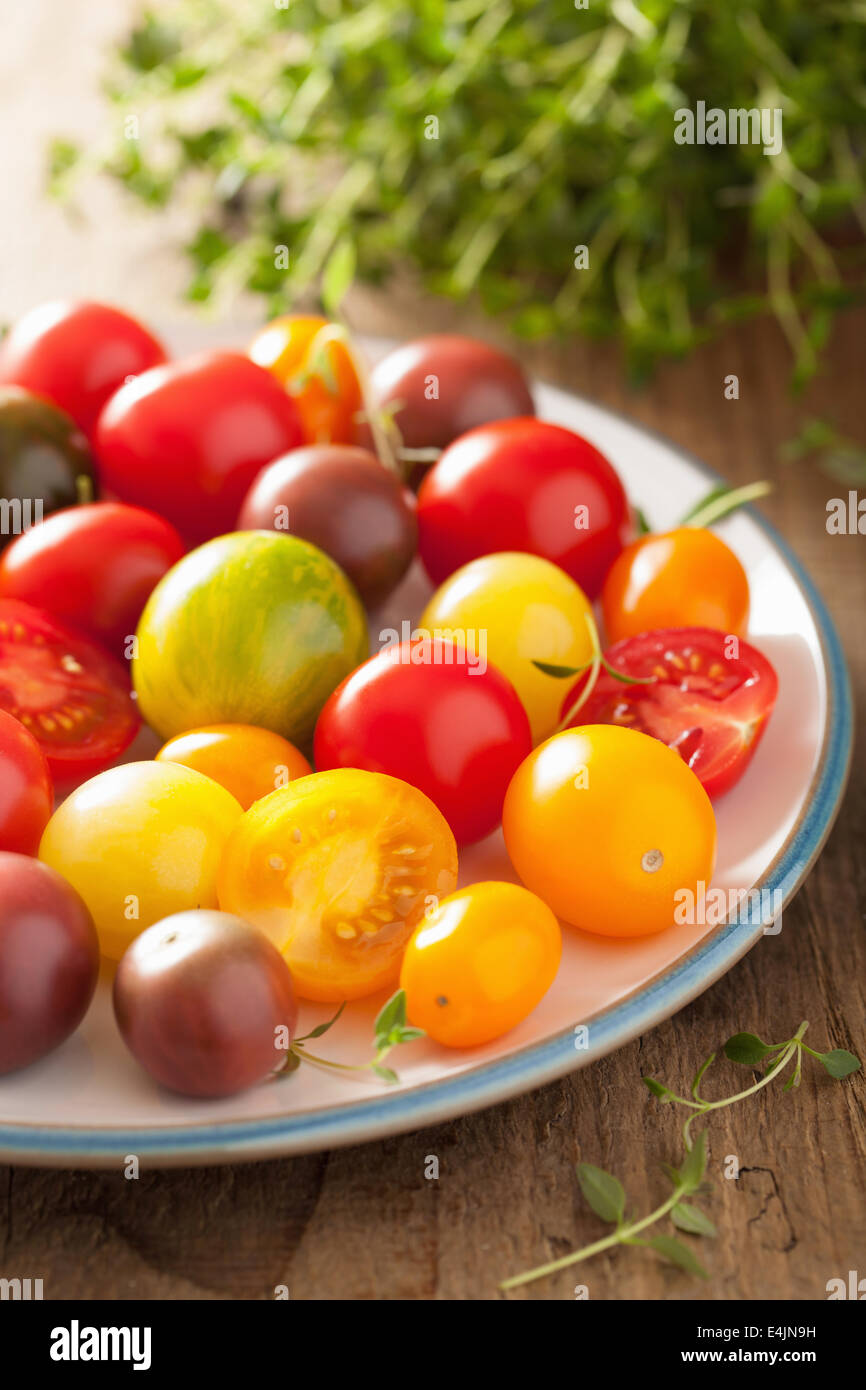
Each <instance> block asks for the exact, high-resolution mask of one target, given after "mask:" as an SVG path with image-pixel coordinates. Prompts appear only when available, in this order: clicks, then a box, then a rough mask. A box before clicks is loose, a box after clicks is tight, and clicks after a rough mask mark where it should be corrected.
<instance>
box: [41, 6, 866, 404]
mask: <svg viewBox="0 0 866 1390" xmlns="http://www.w3.org/2000/svg"><path fill="white" fill-rule="evenodd" d="M864 26H866V5H864V4H863V3H862V0H721V2H720V0H585V8H579V7H578V3H576V0H412V3H411V4H407V3H406V0H177V3H176V4H174V5H173V6H171V7H169V8H167V9H160V10H159V11H158V12H156V13H154V14H150V13H148V12H145V13H144V14H143V17H142V18H141V20H140V22H139V23H138V25H137V27H136V28H135V30H134V31H133V33H132V34H131V35H130V36H129V37H128V39H127V40H126V41H125V42H124V44H123V45H122V47H121V49H120V50H119V52H118V54H117V55H116V56H115V61H114V64H113V67H112V70H111V72H110V75H109V78H108V81H107V91H108V95H109V97H110V99H111V101H112V102H113V104H114V108H115V112H116V120H115V121H114V122H112V130H113V134H112V139H111V142H110V148H108V149H106V150H103V151H101V152H89V153H88V155H87V156H86V160H88V161H92V162H93V163H96V164H97V165H98V166H99V167H101V168H103V169H106V170H108V171H109V172H110V173H111V174H113V175H114V176H115V177H116V178H117V179H119V180H120V181H121V182H122V183H123V184H124V185H125V186H126V187H127V188H128V189H129V190H130V192H131V193H133V194H135V195H136V196H137V197H138V198H141V199H143V200H144V201H145V202H146V203H148V204H150V205H152V206H155V207H159V206H161V205H163V204H165V203H166V202H167V201H168V200H169V199H170V198H173V197H177V198H181V199H185V198H189V199H191V200H193V205H194V206H195V207H197V208H200V209H201V221H200V225H199V227H198V231H197V232H196V234H195V235H194V237H193V238H192V240H191V242H190V244H189V245H188V247H187V251H188V253H189V256H190V259H191V263H192V279H191V283H190V288H189V293H190V295H191V297H192V298H193V299H195V300H200V301H204V300H207V299H208V298H209V297H210V296H211V295H212V294H213V293H214V291H215V290H216V289H217V288H229V289H232V290H234V289H236V288H239V287H243V288H246V289H249V290H252V291H255V292H257V293H259V294H261V295H263V296H265V298H266V300H267V301H268V308H269V309H270V310H273V311H278V310H285V308H286V307H287V306H289V305H294V304H296V303H297V302H298V301H299V299H303V298H304V297H305V296H310V295H312V293H313V292H314V291H315V289H316V287H317V285H318V283H319V279H320V276H321V274H322V271H323V268H324V267H325V265H326V264H327V261H328V258H329V256H330V255H331V254H332V252H333V250H334V248H336V247H338V246H340V245H341V244H346V243H349V244H350V245H351V246H352V247H353V248H354V251H355V254H356V256H357V264H358V269H359V274H360V275H361V276H362V277H363V278H365V279H367V280H370V281H374V282H381V281H383V280H385V279H386V277H387V276H388V275H389V274H390V273H391V272H392V271H393V270H394V269H395V268H397V267H398V266H410V267H412V268H413V269H414V270H415V271H417V272H419V273H420V275H421V277H422V279H423V281H424V282H425V283H426V284H427V285H428V286H429V287H431V288H432V289H433V290H435V291H437V292H439V293H442V294H445V295H450V296H453V297H454V298H456V299H464V298H467V297H469V296H477V297H478V298H479V299H480V302H481V303H482V304H483V306H484V307H485V308H486V309H487V310H488V311H489V312H491V313H494V314H498V315H503V316H504V317H505V318H506V320H507V321H508V322H509V324H510V326H511V327H512V328H513V330H514V331H515V332H516V333H517V334H519V335H522V336H525V337H529V338H535V337H547V336H550V335H555V334H566V333H573V332H575V331H580V332H581V333H585V334H588V335H592V336H618V337H620V338H621V339H622V340H623V341H624V343H625V345H626V347H627V350H628V356H629V360H630V363H631V366H632V368H633V370H634V371H635V372H636V373H638V374H640V373H642V372H645V371H646V370H647V369H648V368H649V367H650V366H651V365H652V363H653V362H654V361H655V360H656V359H657V358H658V357H659V356H662V355H671V354H672V355H681V354H684V353H686V352H688V351H689V350H690V349H692V348H693V347H694V346H695V345H696V344H697V343H698V342H699V341H700V340H701V339H702V338H704V337H705V336H707V335H708V334H710V333H711V332H712V331H713V330H714V329H715V328H717V327H718V326H719V325H720V324H721V323H722V322H724V321H725V320H726V319H730V318H732V317H736V316H742V315H749V314H755V313H763V312H772V313H773V314H775V315H776V317H777V318H778V319H779V321H780V322H781V324H782V326H783V328H784V330H785V332H786V334H787V336H788V338H789V340H790V342H791V345H792V348H793V352H794V358H795V375H796V379H797V380H798V381H802V380H804V379H805V378H806V377H807V376H808V375H809V374H810V373H811V372H812V371H814V369H815V367H816V365H817V362H818V356H819V353H820V349H821V346H822V344H823V342H824V340H825V338H826V335H827V332H828V329H829V326H830V323H831V321H832V316H833V314H834V312H835V311H836V310H837V309H838V308H839V307H840V306H842V305H844V304H846V303H848V302H850V301H851V300H852V299H853V298H856V297H857V296H858V293H859V290H860V288H861V281H860V270H859V268H860V267H861V266H862V262H861V260H860V254H861V251H862V246H863V235H862V234H863V231H864V230H866V186H864V172H863V171H864V150H866V86H864V76H863V74H864V71H866V40H864ZM698 101H704V102H705V103H706V105H707V107H708V108H712V107H717V108H722V109H723V110H725V111H727V110H728V109H732V108H733V109H741V108H768V109H775V108H780V109H781V110H782V111H783V135H784V145H783V148H782V150H781V152H780V153H779V154H778V155H776V156H768V155H765V154H764V152H763V149H762V147H761V146H760V145H753V144H717V145H709V144H704V145H701V144H694V145H687V144H683V145H681V144H677V143H676V142H675V141H674V128H675V114H674V113H675V112H676V111H677V110H678V109H680V108H684V107H685V108H689V109H691V110H694V109H695V107H696V105H697V102H698ZM130 113H137V114H138V115H139V117H140V121H141V133H140V137H139V138H137V139H135V138H133V139H130V138H126V137H127V136H128V134H129V132H128V131H127V130H126V129H125V126H124V121H125V119H126V118H127V117H128V115H129V114H130ZM81 159H82V156H81V153H80V152H79V151H78V150H76V149H75V148H74V147H73V146H72V145H71V144H70V143H69V142H68V141H56V142H55V144H54V146H53V151H52V174H53V178H54V181H55V184H57V183H60V184H61V185H66V184H67V181H68V176H69V174H70V171H71V169H72V167H73V166H74V165H76V164H77V163H79V162H80V161H81ZM580 246H585V247H586V248H588V265H586V266H585V267H584V268H576V266H575V260H576V259H579V258H577V257H576V254H575V248H577V247H580ZM276 247H286V248H288V259H289V266H288V269H286V268H285V257H284V258H283V260H282V261H280V263H279V264H277V263H276V262H277V260H278V258H277V257H276V255H275V248H276Z"/></svg>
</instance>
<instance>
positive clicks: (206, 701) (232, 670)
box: [132, 531, 368, 744]
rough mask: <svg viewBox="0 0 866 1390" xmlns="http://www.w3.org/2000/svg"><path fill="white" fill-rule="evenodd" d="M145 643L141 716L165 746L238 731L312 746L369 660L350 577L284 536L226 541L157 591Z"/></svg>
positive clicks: (136, 661) (138, 663)
mask: <svg viewBox="0 0 866 1390" xmlns="http://www.w3.org/2000/svg"><path fill="white" fill-rule="evenodd" d="M136 638H137V640H136V647H135V650H134V652H133V661H132V672H133V681H134V684H135V690H136V694H137V697H138V706H139V710H140V711H141V715H142V718H143V719H145V720H146V722H147V723H148V724H150V725H151V727H152V728H154V729H156V731H157V733H159V734H160V735H161V736H162V737H163V738H164V739H168V738H173V737H174V736H175V735H176V734H180V733H183V732H185V731H186V730H187V729H193V728H197V727H200V726H201V725H204V724H227V723H231V724H253V725H256V726H258V727H259V728H264V729H272V730H273V731H274V732H275V733H278V734H282V735H283V737H284V738H288V739H290V740H291V741H292V742H293V743H300V744H307V743H309V741H310V739H311V737H312V733H313V728H314V726H315V722H316V719H317V717H318V714H319V710H320V709H321V708H322V705H323V704H324V703H325V700H326V699H327V698H328V696H329V695H330V693H331V691H332V690H334V689H335V688H336V686H338V685H339V684H340V682H341V681H342V680H343V678H344V677H345V676H347V675H348V674H349V672H350V671H352V670H354V668H355V667H356V666H357V665H358V664H359V662H361V661H363V660H364V659H365V657H366V655H367V651H368V637H367V625H366V619H365V617H364V610H363V607H362V605H361V601H360V599H359V598H358V595H357V594H356V592H355V590H354V589H353V588H352V585H351V584H350V582H349V580H348V579H347V578H346V576H345V575H344V574H343V571H342V570H341V569H340V568H339V567H338V566H337V565H335V564H334V562H333V560H331V559H329V557H328V556H327V555H325V554H324V553H323V552H322V551H321V550H319V549H318V547H317V546H314V545H311V544H310V543H309V542H308V541H303V540H300V539H299V538H298V537H296V536H288V535H281V534H278V533H275V532H273V531H240V532H236V533H235V534H233V535H229V536H218V537H217V538H216V540H212V541H208V542H207V543H206V544H205V545H202V546H199V548H198V549H197V550H193V551H191V552H190V553H189V555H186V556H184V558H183V559H182V560H180V561H179V562H178V564H176V565H175V566H174V567H173V568H172V569H171V570H169V572H168V574H166V575H165V576H164V578H163V579H162V580H161V581H160V583H159V584H158V585H157V586H156V588H155V589H154V591H153V593H152V594H151V597H150V599H149V601H148V603H147V606H146V608H145V610H144V612H143V614H142V617H141V622H140V623H139V627H138V632H137V634H136Z"/></svg>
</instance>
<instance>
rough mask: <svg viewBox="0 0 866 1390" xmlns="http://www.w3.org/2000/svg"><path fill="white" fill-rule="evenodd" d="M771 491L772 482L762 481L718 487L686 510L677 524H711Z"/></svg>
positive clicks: (698, 525)
mask: <svg viewBox="0 0 866 1390" xmlns="http://www.w3.org/2000/svg"><path fill="white" fill-rule="evenodd" d="M772 491H773V485H772V483H767V482H763V481H761V482H757V483H746V484H745V485H744V486H743V487H735V488H719V489H717V490H714V491H713V492H711V493H710V495H709V497H707V498H705V499H704V500H703V501H702V502H699V503H698V505H697V507H695V508H693V509H692V510H691V511H690V512H687V513H686V515H685V516H684V517H683V519H682V521H681V522H680V523H679V525H680V526H697V527H700V526H712V525H713V523H714V522H716V521H721V519H722V517H725V516H729V515H730V513H731V512H734V511H736V510H737V508H738V507H743V506H745V505H746V503H747V502H756V501H757V499H758V498H759V497H766V496H767V494H768V493H770V492H772Z"/></svg>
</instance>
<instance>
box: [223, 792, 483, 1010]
mask: <svg viewBox="0 0 866 1390" xmlns="http://www.w3.org/2000/svg"><path fill="white" fill-rule="evenodd" d="M456 883H457V847H456V845H455V842H454V836H453V835H452V834H451V831H450V830H449V828H448V824H447V822H446V821H445V819H444V818H443V816H442V815H441V814H440V812H439V811H438V810H437V809H436V807H435V806H434V805H433V803H432V801H429V800H428V798H427V797H426V796H424V794H423V793H422V792H420V791H418V790H417V789H416V788H415V787H410V786H409V785H408V784H407V783H406V782H401V781H399V780H398V779H397V778H396V777H386V776H384V775H383V774H380V773H375V772H365V771H360V770H358V769H355V768H337V769H335V770H334V771H331V772H319V773H314V774H313V775H312V776H311V777H303V778H301V779H300V780H299V781H298V782H294V783H289V785H288V786H287V787H281V788H280V789H279V790H278V791H275V792H272V793H271V795H270V796H266V797H263V798H262V800H261V801H257V802H256V803H255V805H254V806H252V807H251V808H250V810H249V811H247V812H246V814H245V815H244V816H243V817H242V818H241V820H240V821H239V822H238V824H237V825H236V827H235V829H234V830H233V832H232V834H231V836H230V837H229V841H228V844H227V846H226V850H225V854H224V856H223V861H222V865H221V867H220V875H219V883H218V892H219V901H220V907H221V908H222V910H223V911H224V912H232V913H235V914H236V915H237V916H239V917H243V918H244V920H245V921H247V922H252V923H253V925H254V926H257V927H260V928H261V929H262V930H263V931H265V932H267V934H268V935H269V936H270V938H271V940H272V941H273V942H274V945H275V946H276V947H277V948H278V949H279V950H280V951H281V952H282V954H283V956H284V957H285V959H286V962H287V964H288V966H289V969H290V970H291V972H292V978H293V979H294V982H295V988H296V989H297V991H298V994H299V995H300V996H301V998H303V999H315V1000H321V1001H323V1002H334V1003H338V1002H340V1001H341V1000H343V999H358V998H361V997H362V996H363V995H367V994H374V993H375V992H376V991H378V990H381V989H385V988H386V987H388V986H391V987H393V986H394V984H395V983H396V981H397V977H398V975H399V971H400V960H401V957H402V954H403V949H404V947H405V945H406V942H407V941H408V940H409V937H410V936H411V935H412V932H413V931H414V930H415V927H416V926H417V925H418V923H419V922H420V921H421V920H422V919H423V917H424V914H425V912H426V911H427V910H428V908H429V907H431V906H435V905H436V903H438V900H439V898H440V897H444V896H445V895H446V894H448V893H450V892H452V891H453V889H454V888H455V887H456Z"/></svg>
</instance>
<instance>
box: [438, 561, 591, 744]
mask: <svg viewBox="0 0 866 1390" xmlns="http://www.w3.org/2000/svg"><path fill="white" fill-rule="evenodd" d="M591 618H592V609H591V607H590V604H589V600H588V599H587V597H586V595H585V594H584V592H583V590H582V589H581V588H579V587H578V585H577V584H575V582H574V580H573V579H571V578H570V577H569V576H568V575H567V574H566V573H565V571H564V570H561V569H559V567H558V566H557V565H554V564H551V562H550V561H549V560H543V559H542V558H541V557H540V556H538V555H524V554H523V553H522V552H518V551H502V552H500V553H499V554H496V555H484V556H482V557H481V558H480V559H478V560H472V561H470V563H469V564H468V565H464V566H463V567H462V569H459V570H456V571H455V572H454V574H452V575H451V577H450V578H449V579H446V581H445V583H444V584H442V585H440V587H439V588H438V589H437V590H436V592H435V594H434V595H433V597H432V598H431V599H430V602H429V603H428V604H427V607H426V608H425V610H424V613H423V615H422V617H421V622H420V624H419V626H420V627H422V628H428V629H431V630H433V631H435V630H436V629H439V630H440V632H444V633H447V634H448V635H449V636H451V637H452V639H453V640H455V641H459V642H461V643H462V644H463V646H464V647H466V649H467V650H468V651H470V652H474V653H475V654H476V655H478V656H480V655H482V654H486V658H487V660H489V661H490V662H491V663H492V664H493V665H494V666H495V667H496V668H497V669H498V670H499V671H501V672H502V674H503V675H504V676H507V678H508V679H509V680H510V681H511V684H512V685H513V686H514V689H515V690H516V691H517V694H518V696H519V698H520V700H521V703H522V704H523V707H524V709H525V710H526V713H527V714H528V716H529V724H530V728H531V730H532V739H533V742H534V743H538V741H539V740H540V739H543V738H546V737H547V736H548V734H550V733H552V732H553V730H554V729H555V728H556V726H557V724H558V723H559V716H560V706H561V704H562V697H563V685H562V681H560V680H558V679H556V678H555V677H553V676H550V675H546V674H545V673H544V672H543V671H539V669H538V667H537V666H534V665H533V662H535V661H540V662H546V663H548V664H549V665H552V666H571V667H577V666H582V665H584V664H585V663H586V662H587V661H589V660H590V658H591V656H592V639H591V628H590V620H591Z"/></svg>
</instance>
